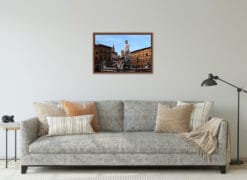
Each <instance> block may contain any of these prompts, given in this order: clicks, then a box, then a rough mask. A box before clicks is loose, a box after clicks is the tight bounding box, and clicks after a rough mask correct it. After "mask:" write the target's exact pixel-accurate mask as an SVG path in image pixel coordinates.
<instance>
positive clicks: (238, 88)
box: [217, 77, 247, 93]
mask: <svg viewBox="0 0 247 180" xmlns="http://www.w3.org/2000/svg"><path fill="white" fill-rule="evenodd" d="M217 79H218V80H219V81H221V82H223V83H225V84H228V85H230V86H232V87H234V88H236V89H237V90H238V91H240V92H241V91H243V92H245V93H247V90H245V89H242V88H240V87H238V86H236V85H234V84H232V83H229V82H227V81H225V80H223V79H221V78H219V77H218V78H217Z"/></svg>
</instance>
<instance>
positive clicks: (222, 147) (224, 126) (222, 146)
mask: <svg viewBox="0 0 247 180" xmlns="http://www.w3.org/2000/svg"><path fill="white" fill-rule="evenodd" d="M227 141H228V122H227V121H226V120H223V121H222V122H221V124H220V129H219V133H218V144H219V151H220V152H225V153H226V149H227Z"/></svg>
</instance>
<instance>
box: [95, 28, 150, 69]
mask: <svg viewBox="0 0 247 180" xmlns="http://www.w3.org/2000/svg"><path fill="white" fill-rule="evenodd" d="M93 72H94V73H152V72H153V33H93Z"/></svg>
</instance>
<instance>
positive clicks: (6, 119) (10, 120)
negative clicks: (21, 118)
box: [2, 115, 14, 123]
mask: <svg viewBox="0 0 247 180" xmlns="http://www.w3.org/2000/svg"><path fill="white" fill-rule="evenodd" d="M2 121H3V122H4V123H13V122H14V116H13V115H12V116H9V115H4V116H3V117H2Z"/></svg>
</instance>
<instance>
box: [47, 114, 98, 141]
mask: <svg viewBox="0 0 247 180" xmlns="http://www.w3.org/2000/svg"><path fill="white" fill-rule="evenodd" d="M92 119H93V115H92V114H89V115H83V116H69V117H49V116H48V117H47V121H48V126H49V131H48V135H47V136H62V135H75V134H83V133H94V131H93V128H92V126H91V121H92Z"/></svg>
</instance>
